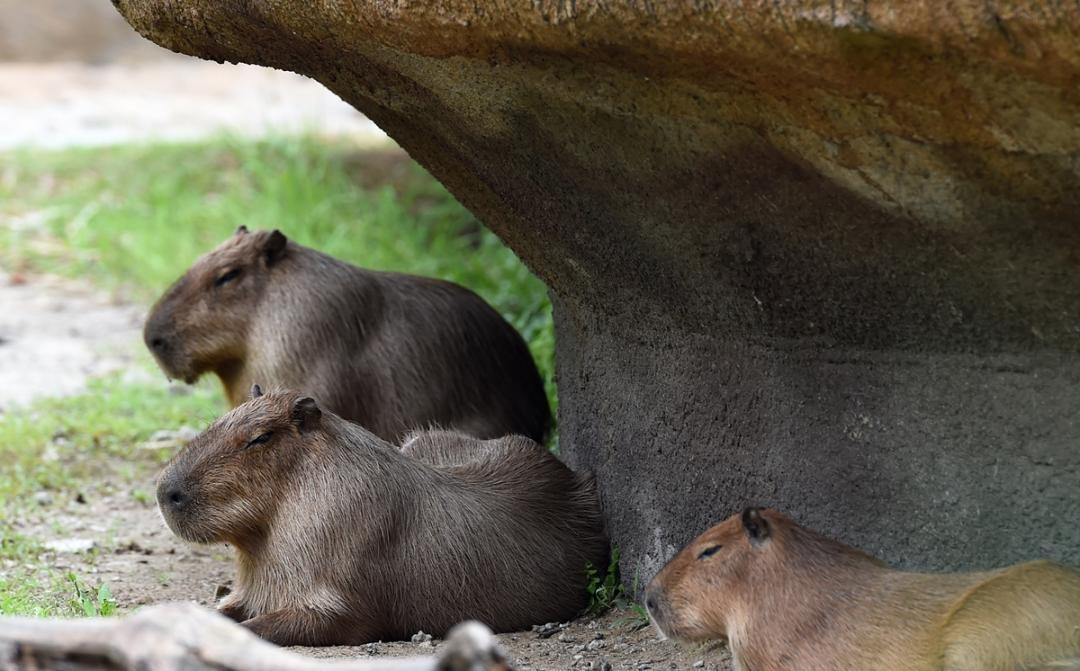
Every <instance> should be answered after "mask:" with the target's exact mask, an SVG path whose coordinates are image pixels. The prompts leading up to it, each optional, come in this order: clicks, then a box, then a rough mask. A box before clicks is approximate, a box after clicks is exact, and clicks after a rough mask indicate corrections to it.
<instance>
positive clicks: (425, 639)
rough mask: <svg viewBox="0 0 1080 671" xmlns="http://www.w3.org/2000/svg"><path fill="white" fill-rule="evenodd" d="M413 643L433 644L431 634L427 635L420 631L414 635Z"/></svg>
mask: <svg viewBox="0 0 1080 671" xmlns="http://www.w3.org/2000/svg"><path fill="white" fill-rule="evenodd" d="M411 640H412V642H413V643H428V644H430V643H431V634H425V633H424V632H423V631H418V632H416V633H415V634H413V635H412V639H411Z"/></svg>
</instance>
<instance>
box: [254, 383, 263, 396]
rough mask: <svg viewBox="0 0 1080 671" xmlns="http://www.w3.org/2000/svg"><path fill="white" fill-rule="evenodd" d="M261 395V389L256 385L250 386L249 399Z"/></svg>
mask: <svg viewBox="0 0 1080 671" xmlns="http://www.w3.org/2000/svg"><path fill="white" fill-rule="evenodd" d="M262 394H263V392H262V387H260V386H259V385H257V384H253V385H251V398H259V397H260V396H262Z"/></svg>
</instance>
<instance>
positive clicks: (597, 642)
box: [585, 638, 604, 650]
mask: <svg viewBox="0 0 1080 671" xmlns="http://www.w3.org/2000/svg"><path fill="white" fill-rule="evenodd" d="M602 647H604V639H602V638H594V639H593V640H591V641H589V644H588V645H586V646H585V648H586V649H588V650H596V649H598V648H602Z"/></svg>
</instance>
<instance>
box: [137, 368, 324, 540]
mask: <svg viewBox="0 0 1080 671" xmlns="http://www.w3.org/2000/svg"><path fill="white" fill-rule="evenodd" d="M321 420H322V412H321V411H320V410H319V407H318V405H317V404H316V403H315V401H314V400H313V399H311V398H309V397H306V396H302V395H301V394H297V393H295V392H278V393H268V394H263V393H262V391H261V390H260V389H259V387H258V385H255V386H254V387H252V389H251V399H250V400H249V401H248V402H247V403H244V404H243V405H240V406H239V407H237V408H235V409H234V410H232V411H231V412H229V413H228V414H226V415H224V416H223V417H221V418H220V419H218V420H217V421H216V422H214V423H213V424H212V425H210V428H208V429H207V430H206V431H204V432H203V433H201V434H200V435H199V436H198V437H196V438H195V439H194V440H193V441H191V443H189V444H188V445H187V446H186V447H185V448H184V449H183V450H181V451H180V452H179V453H178V454H177V455H176V456H175V457H173V459H172V461H170V462H169V463H168V465H166V466H165V469H164V470H163V471H162V473H161V475H160V476H158V487H157V500H158V507H160V508H161V513H162V516H164V518H165V522H166V523H167V524H168V525H169V528H171V529H172V530H173V532H174V533H176V535H177V536H179V537H181V538H183V539H184V540H187V541H191V542H195V543H216V542H227V543H232V544H233V545H236V546H237V547H241V548H245V547H246V548H250V547H252V546H253V545H254V544H257V543H258V542H259V540H260V539H261V538H262V537H263V535H264V534H265V533H266V530H267V529H268V528H269V526H270V524H271V523H272V521H273V519H274V515H275V514H276V512H277V505H278V502H279V501H280V499H281V497H282V490H283V489H284V488H285V483H287V482H289V477H290V474H291V473H293V472H294V471H295V470H296V469H297V468H298V467H299V465H300V464H301V463H303V462H304V461H305V460H306V459H310V458H313V457H314V456H315V455H316V454H317V452H318V443H319V440H318V438H317V434H318V433H319V428H320V424H321Z"/></svg>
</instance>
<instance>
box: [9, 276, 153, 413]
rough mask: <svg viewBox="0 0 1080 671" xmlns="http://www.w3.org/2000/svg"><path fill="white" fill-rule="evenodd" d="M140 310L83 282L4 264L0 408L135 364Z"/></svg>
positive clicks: (64, 392) (70, 388) (71, 387)
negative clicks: (20, 271)
mask: <svg viewBox="0 0 1080 671" xmlns="http://www.w3.org/2000/svg"><path fill="white" fill-rule="evenodd" d="M142 313H143V311H142V310H141V309H140V308H137V307H134V306H131V305H117V304H113V303H111V302H110V301H109V300H108V299H107V298H106V297H105V296H104V295H103V294H102V293H100V292H98V291H95V290H93V289H89V288H87V287H85V286H84V285H82V284H80V283H77V282H72V281H69V280H61V279H57V278H52V277H41V276H36V277H25V276H21V275H8V274H5V273H3V272H2V269H0V413H2V412H4V410H5V408H8V407H10V406H12V405H13V404H16V403H26V402H29V401H32V400H33V399H35V398H40V397H43V396H64V395H67V394H71V393H74V392H76V391H78V390H79V389H81V388H82V387H83V384H84V383H85V380H86V378H87V377H90V376H94V375H101V374H104V373H107V372H110V371H114V370H121V369H127V368H130V367H131V364H132V354H131V353H132V352H133V351H134V350H133V349H132V344H133V343H135V344H138V342H139V330H140V328H141V326H142ZM132 374H136V371H134V370H132Z"/></svg>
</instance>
